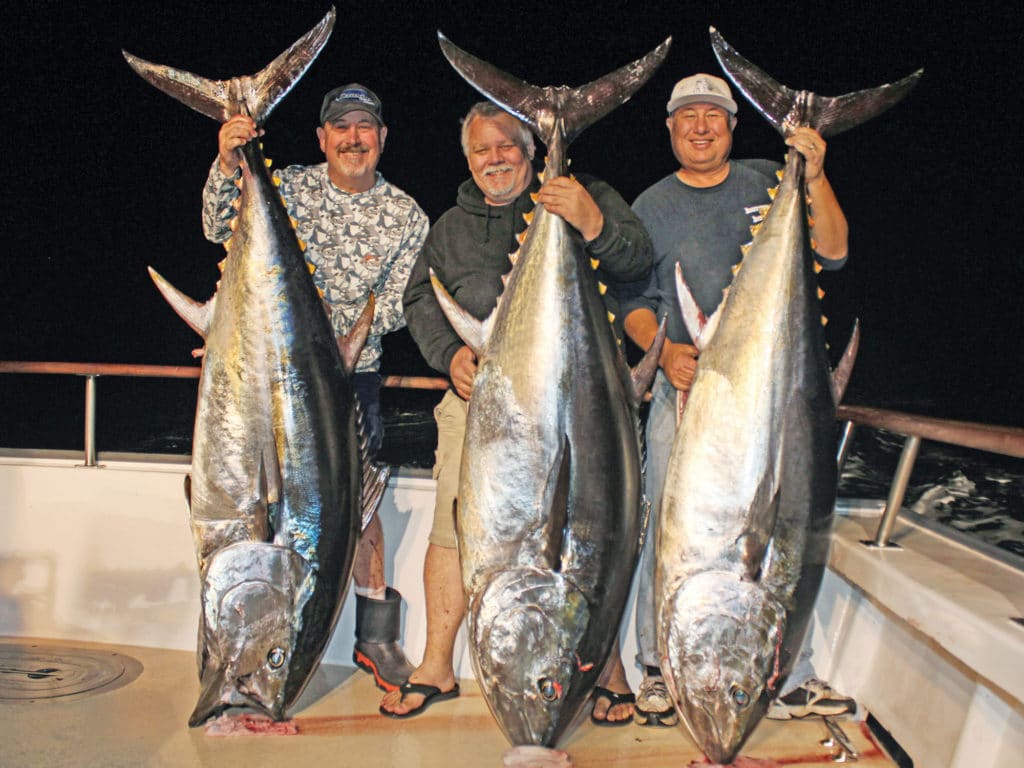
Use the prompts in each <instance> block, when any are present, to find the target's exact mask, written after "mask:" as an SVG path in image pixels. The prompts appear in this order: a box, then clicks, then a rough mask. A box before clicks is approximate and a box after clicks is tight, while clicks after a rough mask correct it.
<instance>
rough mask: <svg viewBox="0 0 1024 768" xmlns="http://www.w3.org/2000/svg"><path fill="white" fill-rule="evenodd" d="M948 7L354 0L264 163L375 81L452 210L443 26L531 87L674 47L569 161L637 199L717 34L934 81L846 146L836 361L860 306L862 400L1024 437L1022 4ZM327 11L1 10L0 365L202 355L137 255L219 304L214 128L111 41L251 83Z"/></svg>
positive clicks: (782, 69)
mask: <svg viewBox="0 0 1024 768" xmlns="http://www.w3.org/2000/svg"><path fill="white" fill-rule="evenodd" d="M555 6H561V8H562V10H559V11H557V12H555V11H553V10H551V8H552V7H555ZM945 6H946V4H945V3H935V2H932V3H917V2H911V3H905V2H876V1H875V0H869V1H868V2H855V1H854V0H845V1H844V2H841V3H835V4H827V3H820V2H808V3H798V2H780V3H772V2H759V3H735V2H732V3H720V2H706V3H703V4H700V5H699V6H698V4H692V3H678V2H673V3H663V4H656V3H639V2H620V3H617V4H614V5H602V4H599V3H594V2H589V3H586V2H567V3H550V4H542V3H536V2H516V1H515V0H512V1H511V2H507V3H503V4H487V3H479V2H474V3H470V2H451V3H444V4H436V5H435V4H432V3H408V4H407V3H398V2H373V1H372V0H367V1H365V2H361V3H357V4H351V5H346V4H341V3H339V4H338V14H339V16H338V21H337V24H336V26H335V31H334V34H333V36H332V38H331V40H330V41H329V42H328V44H327V46H326V48H325V49H324V52H323V53H322V54H321V56H320V58H319V59H318V60H317V61H316V62H315V63H314V64H313V66H312V67H311V68H310V70H309V72H308V73H307V75H306V77H305V78H304V79H303V80H302V81H301V82H300V83H299V84H298V85H297V86H296V88H295V89H294V90H293V92H292V93H291V94H290V95H289V96H288V97H287V98H286V99H285V100H284V102H282V104H281V105H280V106H279V107H278V109H277V111H276V112H275V113H274V114H273V115H272V116H271V118H270V120H269V121H268V125H267V136H266V138H265V146H266V151H267V154H268V156H269V157H271V158H273V159H274V160H275V162H276V163H278V164H288V163H292V162H317V161H318V159H319V158H321V157H322V156H321V155H320V153H319V150H318V148H317V145H316V141H315V135H314V127H315V121H316V116H317V113H318V109H319V104H320V99H321V98H322V95H323V94H324V92H326V91H327V90H328V89H329V88H331V87H333V86H335V85H340V84H343V83H346V82H349V81H360V82H363V83H365V84H366V85H369V86H370V87H371V88H373V89H374V90H376V91H377V93H378V94H379V95H380V96H381V98H382V100H383V102H384V108H385V117H386V119H387V122H388V124H389V130H390V135H389V138H388V143H387V148H386V151H385V153H384V155H383V158H382V160H381V165H380V170H381V171H383V173H384V174H385V175H386V176H387V177H388V178H389V179H390V180H391V181H393V182H394V183H396V184H398V185H399V186H400V187H402V188H404V189H405V190H406V191H408V192H409V193H410V194H412V195H413V196H414V197H415V198H416V199H417V200H418V201H419V202H420V204H421V205H422V207H423V208H424V209H425V210H426V212H427V213H428V215H429V216H430V217H431V220H434V219H436V217H437V216H438V215H440V213H442V212H443V211H444V210H445V209H446V208H447V207H448V206H450V205H451V204H452V202H453V201H454V194H455V188H456V186H457V184H458V183H459V182H460V181H461V180H462V179H463V178H465V177H466V176H467V171H466V166H465V162H464V159H463V157H462V155H461V152H460V149H459V146H458V133H457V131H458V119H459V117H460V116H461V115H462V114H463V113H464V112H465V110H466V109H467V108H468V106H469V105H470V104H471V103H472V102H473V101H476V100H477V98H478V97H477V95H476V92H475V91H473V90H472V89H471V88H470V87H469V86H468V85H466V84H465V83H464V82H463V81H462V80H461V79H460V78H459V76H458V75H457V74H456V73H455V72H454V71H453V70H452V69H451V68H450V67H449V65H448V64H447V62H446V61H445V60H444V58H443V57H442V55H441V53H440V51H439V49H438V46H437V41H436V32H437V30H438V29H440V30H442V31H443V32H444V33H445V34H446V35H447V36H448V37H449V38H450V39H452V41H453V42H455V43H456V44H458V45H460V46H461V47H463V48H465V49H467V50H468V51H470V52H472V53H475V54H477V55H479V56H481V57H482V58H484V59H487V60H489V61H491V62H492V63H494V64H496V65H497V66H499V67H501V68H502V69H505V70H506V71H509V72H511V73H513V74H515V75H517V76H519V77H521V78H523V79H525V80H528V81H530V82H533V83H536V84H541V85H546V84H563V83H564V84H570V85H578V84H581V83H583V82H587V81H589V80H592V79H594V78H596V77H598V76H600V75H603V74H605V73H606V72H608V71H611V70H612V69H615V68H616V67H618V66H620V65H622V64H624V63H626V62H628V61H631V60H633V59H635V58H638V57H639V56H641V55H642V54H644V53H646V52H647V51H649V50H650V49H652V48H653V47H655V45H657V44H658V43H659V42H661V41H662V40H663V39H664V38H665V37H667V36H669V35H671V36H672V37H673V46H672V50H671V52H670V53H669V57H668V60H667V62H666V64H665V65H664V67H663V68H662V69H661V70H660V71H659V72H658V73H656V74H655V76H654V78H653V79H652V81H651V82H650V83H648V84H647V85H646V86H645V87H644V88H643V89H642V90H641V91H640V92H639V93H638V94H637V95H636V96H635V97H634V98H633V99H632V100H631V101H630V102H628V103H627V104H626V105H624V106H623V107H621V108H620V109H618V110H616V111H615V112H613V113H611V114H610V115H609V116H608V117H606V118H605V119H604V120H603V121H601V122H600V123H599V124H597V125H596V126H594V127H592V128H590V129H589V130H588V131H586V132H585V133H584V134H583V135H582V136H581V137H580V138H579V139H578V140H577V142H576V143H575V144H574V145H573V148H572V151H571V152H570V154H571V156H572V157H573V163H574V167H575V168H579V169H581V170H585V171H587V172H591V173H593V174H595V175H598V176H600V177H603V178H605V179H606V180H608V181H609V182H610V183H611V184H612V185H613V186H615V187H616V188H617V189H618V190H619V191H620V192H621V193H622V195H623V196H624V197H625V198H626V199H627V200H629V201H632V200H633V199H634V198H635V197H636V195H637V194H638V193H639V192H640V191H642V190H643V189H644V188H645V187H647V186H648V185H650V184H651V183H653V182H654V181H656V180H657V179H659V178H661V177H662V176H663V175H665V174H667V173H670V172H671V171H672V170H674V168H675V164H674V159H673V158H672V155H671V152H670V149H669V146H668V141H667V132H666V130H665V128H664V119H663V118H664V105H665V102H666V101H667V99H668V94H669V92H670V90H671V87H672V84H673V83H674V82H675V80H677V79H678V78H680V77H682V76H684V75H686V74H691V73H692V72H695V71H701V70H704V71H711V72H718V68H717V65H716V63H715V61H714V58H713V55H712V53H711V48H710V45H709V44H708V39H707V28H708V26H709V25H712V24H713V25H714V26H716V27H718V29H719V30H720V31H721V32H722V34H723V35H724V37H725V38H726V40H728V41H729V42H730V43H731V44H732V45H733V46H735V47H736V48H737V49H738V50H739V51H740V52H741V53H742V54H743V55H745V56H746V57H747V58H749V59H750V60H751V61H753V62H755V63H756V64H758V65H759V66H761V67H762V68H764V69H765V70H766V71H768V72H769V73H771V74H772V75H773V76H774V77H775V78H776V79H778V80H779V81H781V82H783V83H785V84H787V85H790V86H794V87H799V88H807V89H811V90H815V91H818V92H820V93H823V94H827V95H836V94H839V93H845V92H847V91H851V90H857V89H861V88H867V87H871V86H875V85H879V84H881V83H883V82H889V81H892V80H896V79H898V78H900V77H903V76H904V75H906V74H909V73H910V72H912V71H914V70H915V69H917V68H919V67H923V68H924V70H925V75H924V79H923V80H922V82H921V84H920V85H919V86H918V88H917V89H916V90H915V91H914V92H913V93H911V95H910V96H909V98H908V99H907V100H906V101H904V102H903V103H902V104H900V105H898V106H897V107H896V108H894V109H893V110H891V111H890V112H888V113H886V114H884V115H883V116H881V117H880V118H878V119H876V120H874V121H872V122H870V123H868V124H865V125H863V126H860V127H858V128H856V129H853V130H852V131H850V132H849V133H847V134H843V135H840V136H836V137H834V138H832V139H831V140H830V143H829V154H828V161H827V164H826V169H827V171H828V173H829V177H830V178H831V180H832V183H833V185H834V187H835V188H836V189H837V192H838V194H839V197H840V200H841V201H842V203H843V206H844V208H845V210H846V213H847V216H848V218H849V220H850V228H851V259H850V262H849V265H848V266H847V268H846V269H844V270H843V271H842V272H840V273H838V274H836V275H834V276H827V277H826V279H825V281H824V287H825V289H826V291H827V292H828V295H827V297H826V299H825V312H826V314H828V315H829V316H830V318H831V320H832V322H831V323H830V325H829V336H830V341H831V344H832V347H833V348H834V349H840V348H841V347H842V346H843V345H844V344H845V338H846V335H847V333H848V332H849V329H850V325H851V323H852V320H853V318H854V316H859V317H860V318H861V322H862V325H863V341H862V345H861V353H860V358H859V361H858V366H857V369H856V370H855V373H854V378H853V383H852V385H851V391H850V393H849V394H848V397H847V399H848V401H853V402H858V403H867V404H879V405H881V404H888V405H897V406H899V405H905V406H907V407H911V406H916V410H919V411H920V410H922V409H927V408H929V407H933V408H939V409H940V410H941V412H943V413H944V414H946V415H950V416H956V417H962V418H973V419H977V420H986V421H999V422H1003V423H1010V424H1019V425H1024V409H1022V408H1021V394H1020V391H1021V387H1020V384H1019V380H1018V376H1017V375H1015V374H1018V372H1019V369H1020V367H1021V360H1022V357H1024V355H1022V352H1024V333H1022V331H1024V328H1022V322H1021V317H1022V312H1021V309H1020V306H1019V302H1018V296H1019V294H1020V292H1021V288H1022V286H1024V262H1022V257H1021V254H1020V248H1019V245H1018V243H1019V241H1020V240H1021V237H1020V235H1019V229H1020V226H1019V223H1018V220H1019V212H1020V202H1021V195H1020V192H1019V188H1020V186H1019V182H1018V179H1017V177H1018V176H1019V172H1020V168H1021V165H1022V163H1021V159H1020V158H1021V155H1022V152H1021V150H1022V149H1024V142H1022V138H1021V133H1022V132H1021V125H1022V117H1024V106H1022V96H1021V94H1022V87H1024V75H1022V72H1024V68H1022V65H1021V61H1022V59H1024V12H1021V11H1020V10H1019V3H1011V2H1006V3H1002V2H994V3H993V2H990V3H981V4H960V5H958V6H957V8H956V9H954V10H944V8H945ZM327 8H328V4H327V2H326V0H325V1H324V2H284V1H279V2H252V3H247V2H237V3H219V4H218V3H209V2H165V3H157V2H137V3H109V4H100V3H89V2H82V3H78V4H74V5H72V4H65V3H57V2H48V1H44V2H37V3H34V4H31V5H30V4H25V6H24V7H23V8H22V9H21V10H12V9H10V8H9V9H8V10H7V13H6V14H5V16H7V18H6V19H5V22H4V25H5V26H4V30H3V35H4V38H5V51H4V54H3V56H4V59H3V76H2V78H0V89H2V103H3V104H4V130H2V131H0V149H2V157H3V158H4V170H5V176H6V182H7V183H6V184H5V186H4V189H3V204H2V206H0V215H2V216H3V232H4V254H3V256H4V257H3V259H2V260H0V286H2V290H3V296H4V302H3V307H2V310H0V312H2V313H3V316H2V322H3V328H4V332H3V335H2V337H0V338H2V343H0V360H17V359H25V360H78V361H104V362H137V363H162V364H188V363H190V362H191V358H190V357H189V350H190V349H191V348H192V347H193V346H195V345H196V343H197V339H196V337H195V336H194V335H193V334H192V332H191V331H190V330H189V329H188V328H187V327H186V326H185V325H184V324H183V323H181V322H180V321H179V320H178V318H177V317H176V316H175V315H174V314H173V313H172V312H171V310H170V309H169V308H168V307H167V306H166V305H165V304H164V303H163V301H162V299H160V298H159V296H158V294H157V292H156V290H155V289H154V288H153V286H152V284H151V283H150V282H149V278H148V276H147V274H146V270H145V267H146V265H147V264H152V265H154V266H155V267H157V268H158V269H159V270H160V271H161V272H162V273H163V274H164V275H165V276H166V277H168V278H169V279H170V280H171V281H172V282H173V283H175V284H176V285H177V286H178V287H179V288H181V289H183V290H185V291H186V292H187V293H190V294H191V295H193V296H195V297H197V298H205V297H206V296H207V295H208V294H209V293H210V292H211V291H212V290H213V286H214V283H215V281H216V277H217V272H216V267H215V265H216V262H217V261H218V260H219V259H220V258H221V256H222V253H223V251H222V249H221V248H220V247H219V246H214V245H211V244H209V243H207V242H206V241H205V240H203V238H202V233H201V231H200V210H199V208H200V190H201V188H202V184H203V181H204V179H205V176H206V172H207V169H208V167H209V164H210V162H211V160H212V159H213V156H214V153H215V151H216V132H217V126H216V125H215V124H214V123H213V122H212V121H210V120H209V119H207V118H205V117H203V116H201V115H199V114H198V113H194V112H192V111H190V110H188V109H186V108H185V107H184V106H182V105H181V104H178V103H177V102H175V101H173V100H171V99H170V98H168V97H167V96H165V95H164V94H162V93H160V92H158V91H156V90H155V89H153V88H152V87H151V86H149V85H148V84H146V83H145V82H143V81H142V80H141V79H140V78H138V77H137V76H136V75H135V74H134V73H133V72H131V70H130V69H129V68H128V66H127V65H126V64H125V63H124V61H123V59H122V58H121V54H120V49H122V48H124V49H127V50H129V51H131V52H132V53H135V54H137V55H139V56H142V57H143V58H146V59H149V60H151V61H155V62H159V63H164V64H170V65H172V66H176V67H180V68H183V69H188V70H191V71H193V72H196V73H199V74H202V75H205V76H210V77H218V78H223V77H228V76H231V75H239V74H251V73H254V72H256V71H257V70H259V69H261V68H262V67H263V66H264V65H265V64H266V63H267V62H269V61H270V60H271V59H272V58H273V57H274V56H276V55H277V54H278V53H280V52H281V51H282V50H284V49H285V48H286V47H287V46H288V45H290V44H291V43H292V42H293V41H294V40H295V39H296V38H298V37H299V36H300V35H301V34H303V33H304V32H305V31H306V30H307V29H309V28H310V27H312V26H313V24H315V23H316V22H317V21H318V20H319V19H320V18H321V17H322V16H323V14H324V13H325V12H326V10H327ZM738 101H740V123H739V127H738V128H737V134H736V142H735V149H734V155H735V156H740V157H742V156H759V157H772V158H779V159H781V157H782V154H783V151H784V147H783V144H782V141H781V139H780V138H779V137H778V136H777V135H776V134H775V133H774V132H773V131H772V130H771V129H770V128H769V127H768V126H767V124H766V123H764V122H763V120H762V119H761V118H760V117H759V116H758V115H757V114H756V113H754V112H753V110H752V109H751V108H749V106H748V105H746V103H745V102H743V101H742V99H738ZM407 349H408V338H407V337H401V336H400V337H398V338H396V339H395V340H393V342H392V343H390V344H389V347H388V350H389V351H388V355H387V357H386V359H385V365H386V367H387V368H388V371H389V372H399V370H401V371H402V372H420V371H422V370H423V368H422V366H423V364H422V362H419V361H416V360H409V359H408V355H407V354H405V351H406V350H407ZM409 369H413V370H412V371H410V370H409ZM929 402H930V403H931V405H929Z"/></svg>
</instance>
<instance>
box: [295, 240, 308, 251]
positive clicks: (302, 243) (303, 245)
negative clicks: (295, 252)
mask: <svg viewBox="0 0 1024 768" xmlns="http://www.w3.org/2000/svg"><path fill="white" fill-rule="evenodd" d="M296 239H297V240H298V242H299V250H300V251H305V250H306V241H305V240H301V239H298V238H296Z"/></svg>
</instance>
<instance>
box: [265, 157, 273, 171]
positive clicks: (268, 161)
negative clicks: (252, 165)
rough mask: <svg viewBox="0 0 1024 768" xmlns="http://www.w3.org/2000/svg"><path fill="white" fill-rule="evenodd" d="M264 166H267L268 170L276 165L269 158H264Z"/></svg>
mask: <svg viewBox="0 0 1024 768" xmlns="http://www.w3.org/2000/svg"><path fill="white" fill-rule="evenodd" d="M263 164H264V165H265V166H267V168H269V167H270V166H272V165H273V164H274V163H273V161H272V160H271V159H270V158H269V157H264V158H263Z"/></svg>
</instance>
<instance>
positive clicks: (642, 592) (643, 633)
mask: <svg viewBox="0 0 1024 768" xmlns="http://www.w3.org/2000/svg"><path fill="white" fill-rule="evenodd" d="M667 107H668V118H667V120H666V124H667V126H668V132H669V138H670V141H671V144H672V151H673V153H674V154H675V156H676V160H677V161H678V162H679V168H678V170H676V171H675V172H674V173H672V174H670V175H668V176H666V177H665V178H663V179H662V180H661V181H659V182H657V183H656V184H654V185H653V186H651V187H649V188H648V189H647V190H645V191H644V192H643V193H641V194H640V196H639V197H638V198H637V199H636V202H635V203H634V204H633V210H634V211H635V212H636V214H637V215H638V216H639V217H640V220H641V221H643V223H644V226H645V227H646V228H647V231H648V233H649V234H650V236H651V242H652V243H653V245H654V270H653V271H652V272H651V275H650V278H649V280H648V281H646V282H644V283H643V284H633V285H630V286H618V287H617V288H616V290H617V292H618V294H619V297H620V300H621V304H622V311H623V314H624V316H625V329H626V333H627V335H628V336H629V337H630V338H631V339H632V340H633V341H634V342H636V344H637V345H639V346H640V348H641V349H647V348H648V347H649V346H650V345H651V342H652V341H653V340H654V336H655V334H656V333H657V330H658V319H659V318H661V317H662V316H664V315H666V314H667V315H668V338H666V340H665V345H664V349H663V351H662V353H661V359H660V369H659V371H658V374H657V377H656V378H655V382H654V385H653V387H652V395H653V398H652V400H651V407H650V412H649V415H648V420H647V429H646V442H647V457H648V467H647V477H646V490H647V496H648V498H650V499H651V504H652V508H651V520H650V522H649V524H648V525H649V531H653V530H654V529H655V526H656V525H657V516H658V513H659V507H660V505H661V496H662V487H663V485H664V482H665V471H666V468H667V465H668V459H669V454H670V452H671V449H672V443H673V440H674V437H675V429H676V414H677V410H678V402H677V401H678V400H679V397H678V393H680V392H687V391H688V390H689V388H690V384H691V383H692V382H693V377H694V374H695V373H696V371H697V366H698V360H697V356H698V352H697V349H696V348H695V347H694V346H693V342H692V340H691V339H690V336H689V334H688V333H687V330H686V326H685V325H684V324H683V319H682V315H681V312H680V310H679V304H678V301H677V300H676V289H675V269H676V264H677V263H678V264H680V265H681V266H682V269H683V273H684V275H685V276H686V282H687V284H688V285H689V287H690V290H691V291H692V293H693V295H694V298H695V299H696V300H697V303H698V304H699V305H700V308H701V310H702V311H703V312H704V313H705V315H706V316H709V317H710V316H711V314H712V313H713V312H714V310H715V308H716V307H717V306H718V304H719V302H720V301H721V299H722V290H723V289H724V288H726V287H727V286H728V285H729V284H730V282H731V281H732V267H733V266H734V265H736V264H737V263H739V261H740V259H741V258H742V253H741V246H743V245H744V244H745V243H747V242H749V241H750V239H751V235H750V227H751V226H753V225H755V224H758V223H759V222H760V221H761V220H762V219H763V217H764V216H765V214H766V212H767V210H768V207H769V205H770V203H771V199H770V197H769V194H768V189H769V188H770V187H774V186H776V184H777V183H778V180H777V177H776V171H777V170H779V169H781V168H782V165H781V164H780V163H777V162H773V161H769V160H733V159H731V158H730V153H731V150H732V141H733V131H734V129H735V128H736V102H735V101H734V100H733V98H732V92H731V91H730V89H729V86H728V85H727V84H726V82H725V81H724V80H723V79H721V78H719V77H715V76H714V75H708V74H703V73H701V74H696V75H692V76H690V77H686V78H683V79H682V80H680V81H679V82H678V83H676V85H675V87H674V88H673V89H672V96H671V98H670V99H669V102H668V105H667ZM786 143H787V144H788V145H789V146H790V147H793V148H794V149H796V151H798V152H799V153H800V154H802V155H803V156H804V158H805V160H806V175H805V179H806V192H807V195H808V196H809V197H810V198H811V200H812V205H813V214H814V224H813V227H812V229H811V237H812V244H813V246H814V248H815V254H816V259H817V261H818V263H820V264H821V265H822V266H823V267H824V268H825V269H839V268H840V267H841V266H842V265H843V264H844V263H845V261H846V253H847V225H846V217H845V216H844V215H843V211H842V209H841V208H840V207H839V201H838V200H837V199H836V196H835V193H834V192H833V191H832V187H831V185H830V184H829V182H828V179H827V178H826V177H825V171H824V161H825V142H824V140H823V139H822V138H821V136H820V135H819V134H818V132H817V131H815V130H813V129H811V128H797V129H796V130H794V132H793V133H792V134H791V135H790V136H789V137H788V138H787V139H786ZM654 538H655V537H654V536H653V535H648V536H647V537H646V540H645V543H644V548H643V552H642V554H641V561H640V576H639V586H638V593H637V618H636V630H637V646H638V654H637V660H638V662H639V663H640V665H641V666H642V668H643V670H644V678H643V681H642V682H641V685H640V690H639V692H638V693H637V701H636V707H635V710H634V719H635V720H636V722H637V723H640V724H641V725H674V724H675V722H676V713H675V710H674V708H673V706H672V700H671V698H670V697H669V694H668V691H667V689H666V687H665V683H664V680H663V679H662V677H661V671H660V669H659V667H658V664H659V662H658V653H657V646H656V632H655V615H654V613H655V611H654V586H653V584H654V552H653V548H654V544H653V542H654ZM799 675H800V671H799V670H794V672H793V675H791V677H790V679H791V680H796V681H797V682H802V681H803V680H804V679H806V678H805V677H800V676H799ZM809 676H810V675H807V677H809ZM824 688H827V686H823V689H822V690H815V691H811V692H809V693H808V698H809V699H810V698H814V700H815V702H816V703H817V705H818V707H817V709H816V710H813V711H815V712H816V713H818V714H838V713H840V712H843V711H849V710H850V709H851V707H852V706H855V705H854V703H853V701H852V700H850V699H845V698H844V697H838V696H836V695H835V693H834V692H833V691H831V689H827V690H824ZM801 690H802V689H801ZM818 710H822V711H818ZM801 711H803V710H801ZM803 714H810V711H807V712H803Z"/></svg>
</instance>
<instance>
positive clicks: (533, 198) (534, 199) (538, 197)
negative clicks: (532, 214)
mask: <svg viewBox="0 0 1024 768" xmlns="http://www.w3.org/2000/svg"><path fill="white" fill-rule="evenodd" d="M530 199H531V200H533V204H534V205H536V204H537V200H538V199H540V195H538V194H537V193H536V192H531V193H530Z"/></svg>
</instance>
